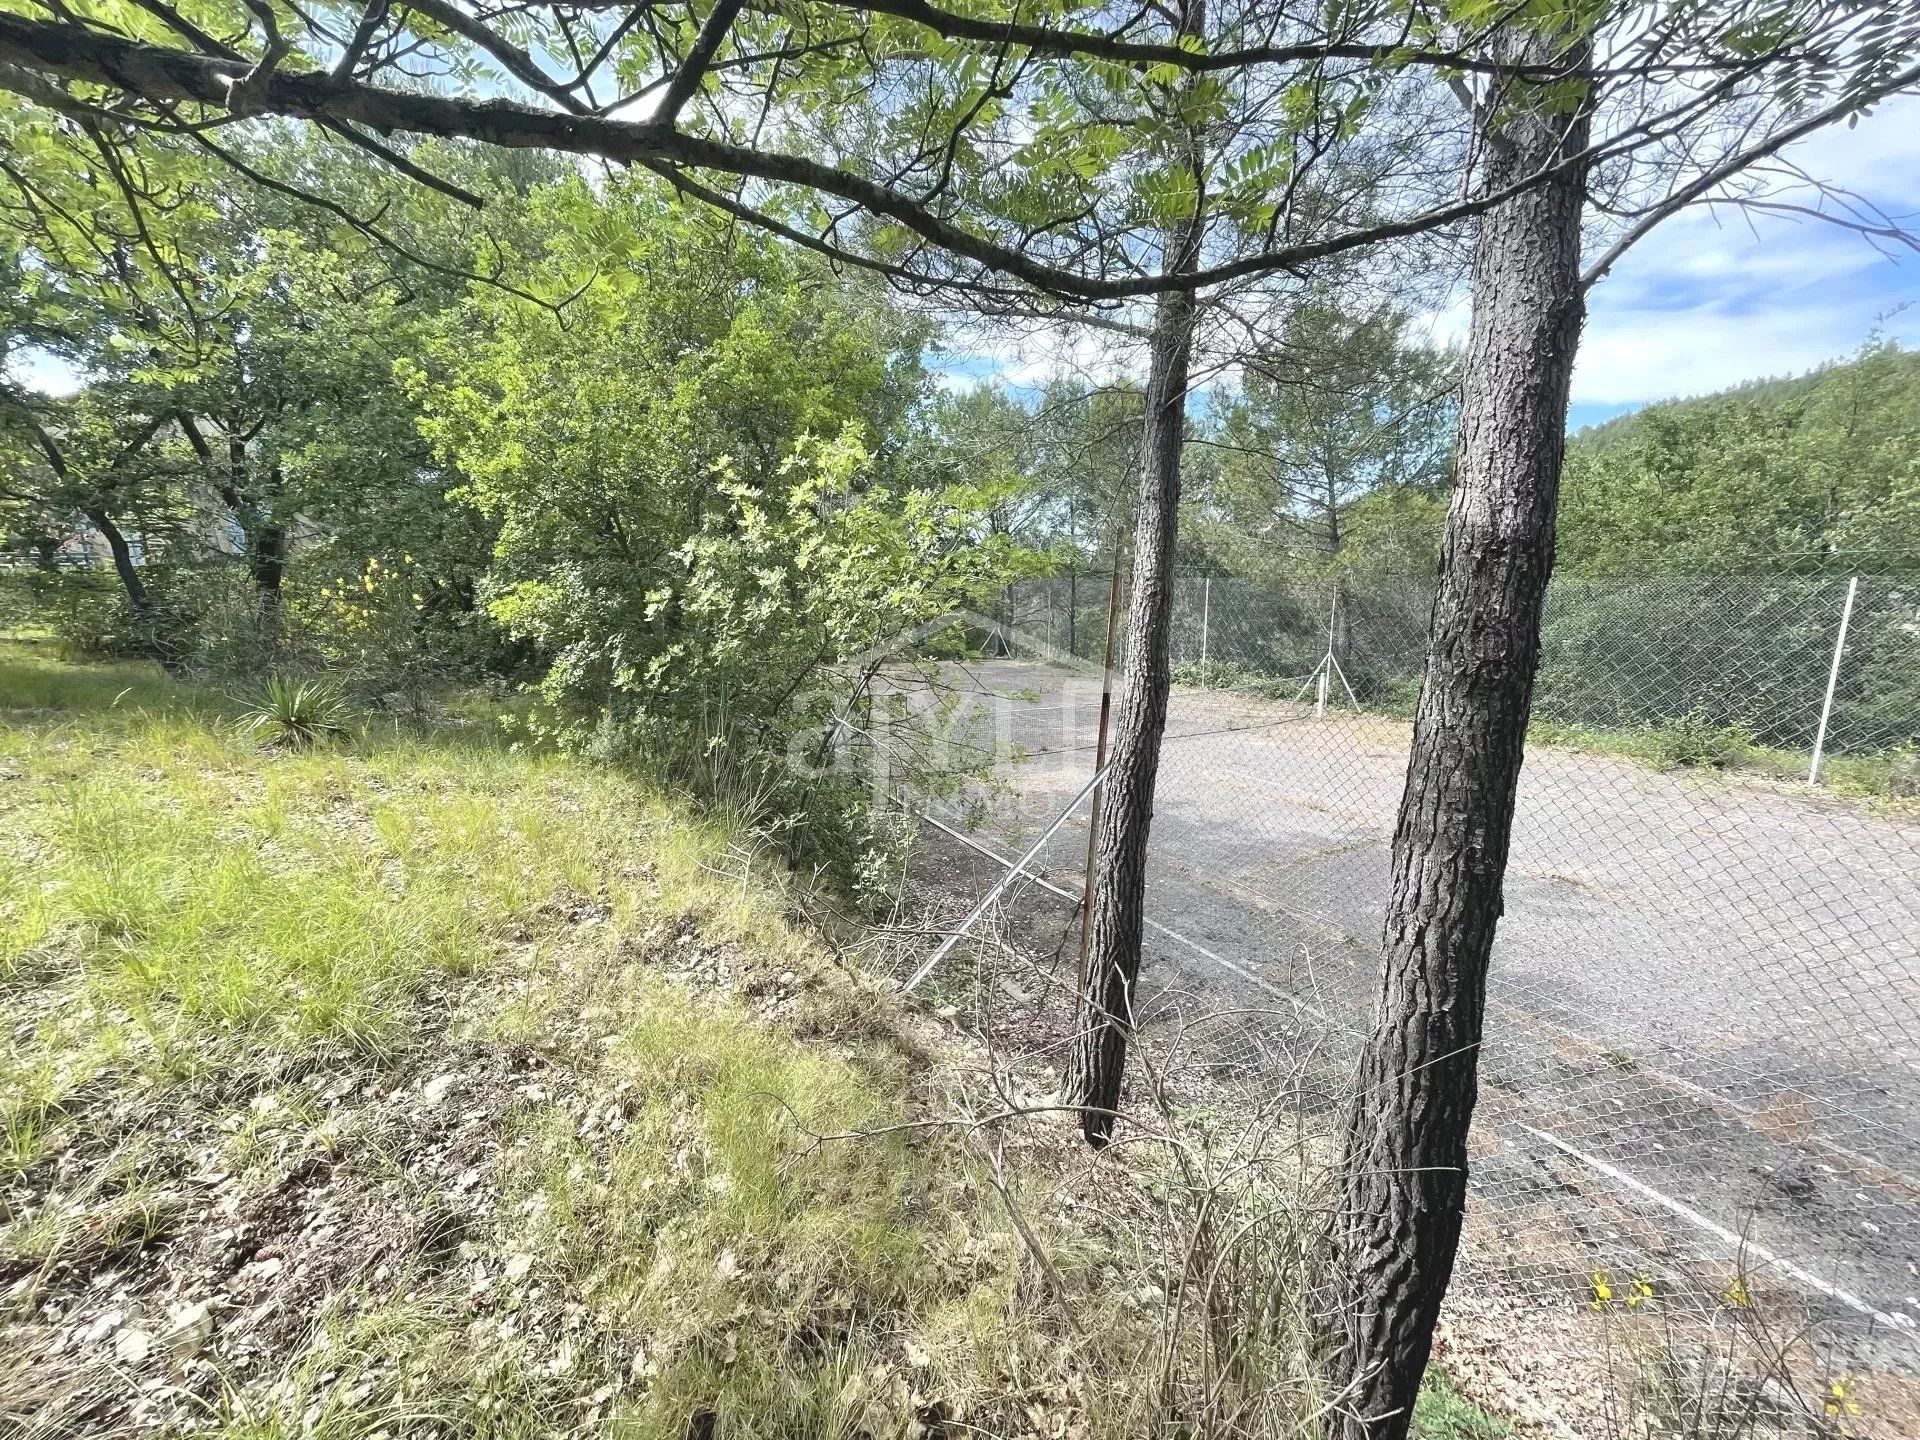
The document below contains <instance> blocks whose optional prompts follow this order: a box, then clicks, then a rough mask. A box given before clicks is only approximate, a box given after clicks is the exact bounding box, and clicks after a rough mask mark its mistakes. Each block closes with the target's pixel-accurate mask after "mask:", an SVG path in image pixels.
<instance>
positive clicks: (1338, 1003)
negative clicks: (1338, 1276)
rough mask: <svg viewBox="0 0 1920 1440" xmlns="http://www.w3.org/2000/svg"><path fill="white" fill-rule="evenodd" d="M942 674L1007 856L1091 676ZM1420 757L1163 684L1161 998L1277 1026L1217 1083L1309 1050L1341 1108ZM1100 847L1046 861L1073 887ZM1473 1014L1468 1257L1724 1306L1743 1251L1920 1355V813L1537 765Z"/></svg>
mask: <svg viewBox="0 0 1920 1440" xmlns="http://www.w3.org/2000/svg"><path fill="white" fill-rule="evenodd" d="M951 683H952V685H953V688H954V692H955V694H956V695H957V696H958V697H959V698H960V700H961V705H960V713H959V714H958V715H957V717H956V718H955V719H954V720H953V722H952V723H951V726H950V731H949V733H950V735H951V736H952V737H953V739H954V740H955V742H956V747H955V751H954V753H955V755H956V757H957V759H959V760H964V759H966V758H968V757H969V756H970V755H971V754H973V753H974V752H973V751H971V750H969V749H968V748H966V747H968V746H977V745H982V744H989V743H991V744H994V745H997V746H998V747H999V748H1000V749H1001V750H1002V752H1003V753H1004V755H1005V756H1006V757H1007V758H1005V759H1004V760H1003V762H1002V763H1001V765H1000V766H999V768H998V774H999V777H1000V784H999V785H998V786H997V787H994V788H993V789H991V790H989V791H981V790H975V791H973V792H971V794H970V797H969V800H968V802H967V803H965V804H961V803H957V802H956V803H951V804H949V805H948V806H947V807H945V810H944V814H945V818H946V819H948V820H949V821H951V822H956V823H957V824H958V827H959V828H961V829H963V830H965V831H967V832H968V833H969V834H971V835H973V836H974V837H975V838H976V839H977V840H978V841H980V842H982V843H985V844H986V845H987V846H988V847H989V848H991V849H993V850H995V851H997V852H999V853H1001V854H1002V855H1006V856H1011V855H1014V854H1017V853H1019V851H1021V850H1023V849H1025V847H1026V846H1027V845H1028V844H1029V843H1031V842H1032V841H1033V840H1034V839H1035V838H1037V837H1038V835H1039V834H1040V833H1041V831H1042V830H1044V829H1045V827H1046V825H1047V824H1048V823H1049V822H1050V821H1051V820H1052V819H1053V818H1054V816H1055V815H1056V814H1057V813H1058V812H1059V810H1060V809H1061V808H1062V807H1063V806H1064V805H1065V804H1066V803H1067V801H1069V800H1070V799H1071V798H1072V797H1073V796H1074V794H1075V793H1076V792H1077V791H1078V790H1079V789H1080V788H1081V786H1082V785H1084V784H1085V783H1086V780H1087V779H1088V777H1089V776H1090V775H1091V774H1092V771H1093V744H1094V738H1095V733H1096V728H1097V718H1098V714H1099V685H1098V680H1097V677H1093V676H1089V675H1085V674H1075V673H1073V672H1069V671H1065V670H1062V669H1059V668H1053V667H1048V666H1042V665H1036V664H1023V663H1020V662H1014V661H995V662H989V663H986V664H982V665H977V666H972V667H968V668H966V669H964V670H956V671H954V672H952V673H951ZM1408 736H1409V727H1408V726H1407V725H1406V724H1405V723H1403V722H1400V721H1394V720H1387V719H1381V718H1378V717H1370V716H1362V715H1357V714H1355V713H1353V712H1352V711H1351V710H1342V709H1341V708H1339V707H1338V706H1331V705H1330V706H1329V708H1328V710H1327V712H1326V713H1325V714H1324V715H1319V716H1316V715H1315V713H1314V710H1313V708H1312V706H1311V705H1310V704H1305V703H1302V704H1289V703H1285V702H1275V701H1268V700H1259V699H1251V698H1245V697H1238V696H1234V695H1229V694H1223V693H1220V692H1205V691H1196V690H1189V689H1184V688H1183V689H1178V690H1176V693H1175V698H1174V701H1173V705H1172V710H1171V715H1170V718H1169V723H1168V728H1167V741H1166V746H1165V752H1164V759H1163V765H1162V772H1161V778H1160V784H1159V788H1158V792H1157V801H1156V814H1155V818H1154V828H1153V851H1152V854H1153V864H1152V867H1151V879H1150V883H1149V894H1148V914H1149V916H1150V917H1151V919H1152V921H1154V922H1157V924H1158V925H1159V926H1160V927H1163V928H1161V929H1158V930H1156V931H1155V932H1154V934H1153V938H1152V942H1151V944H1150V946H1149V956H1148V959H1147V962H1146V966H1145V970H1144V973H1143V989H1144V990H1146V991H1147V992H1148V993H1149V994H1152V993H1155V992H1159V993H1163V994H1171V995H1177V996H1179V997H1180V999H1181V1003H1182V1004H1183V1005H1184V1007H1185V1009H1186V1010H1187V1011H1188V1012H1191V1010H1192V1007H1193V1006H1194V1005H1195V1004H1202V1005H1211V1006H1215V1007H1218V1008H1219V1009H1221V1010H1230V1009H1231V1010H1237V1011H1241V1012H1250V1011H1257V1012H1259V1013H1254V1014H1247V1015H1245V1017H1244V1018H1243V1019H1241V1020H1239V1021H1238V1022H1236V1023H1235V1024H1234V1025H1231V1026H1226V1027H1222V1028H1221V1029H1220V1030H1219V1032H1218V1034H1219V1038H1218V1039H1217V1040H1216V1041H1215V1042H1214V1043H1215V1044H1216V1045H1217V1046H1218V1049H1219V1051H1220V1054H1219V1061H1220V1063H1221V1064H1223V1065H1240V1066H1245V1067H1249V1068H1251V1069H1254V1070H1256V1071H1257V1070H1258V1069H1259V1068H1260V1067H1262V1066H1278V1065H1285V1064H1288V1063H1290V1062H1289V1056H1291V1055H1295V1054H1297V1053H1300V1052H1302V1051H1303V1050H1305V1049H1307V1048H1309V1047H1310V1048H1312V1049H1313V1051H1314V1053H1315V1054H1316V1055H1317V1056H1319V1057H1321V1058H1320V1060H1319V1063H1321V1064H1322V1065H1323V1066H1326V1067H1328V1069H1329V1081H1328V1084H1329V1103H1331V1098H1330V1097H1331V1091H1332V1090H1333V1089H1334V1088H1337V1077H1335V1076H1334V1075H1333V1072H1334V1071H1337V1069H1338V1067H1339V1065H1340V1064H1341V1063H1342V1061H1343V1059H1344V1057H1345V1055H1348V1054H1350V1053H1351V1047H1352V1044H1353V1042H1354V1040H1355V1038H1356V1037H1357V1035H1358V1032H1359V1027H1360V1025H1361V1023H1362V1021H1363V1018H1364V1014H1365V1010H1366V1007H1367V1005H1368V1003H1369V1002H1370V1000H1371V998H1372V994H1373V990H1374V985H1375V978H1376V958H1375V954H1376V946H1377V941H1378V936H1379V931H1380V923H1381V917H1382V912H1383V907H1384V903H1385V897H1386V891H1387V877H1388V860H1389V847H1390V844H1391V834H1392V822H1393V816H1394V811H1395V808H1396V806H1397V803H1398V800H1399V794H1400V788H1401V783H1402V779H1403V776H1404V772H1405V765H1406V752H1407V743H1408ZM1085 827H1086V820H1085V816H1084V813H1079V814H1076V815H1074V816H1073V817H1072V818H1071V819H1070V820H1069V821H1068V823H1067V824H1066V825H1065V826H1063V827H1062V828H1061V830H1060V832H1059V833H1058V835H1057V836H1056V837H1055V839H1054V840H1053V841H1052V842H1051V843H1050V844H1049V845H1048V846H1047V847H1046V848H1045V849H1044V850H1043V851H1042V853H1041V854H1040V855H1039V856H1038V857H1037V858H1036V861H1035V864H1034V866H1033V867H1032V868H1033V869H1034V870H1035V871H1036V872H1037V873H1039V874H1041V875H1044V876H1049V877H1051V878H1053V879H1055V880H1056V881H1057V882H1058V883H1060V884H1061V885H1063V886H1064V887H1065V888H1067V889H1070V890H1075V891H1077V888H1078V885H1079V876H1080V872H1081V867H1082V864H1083V858H1084V853H1085V846H1086V828H1085ZM1041 899H1042V901H1043V902H1044V901H1045V900H1046V897H1044V896H1042V897H1041ZM1052 903H1053V905H1054V907H1055V909H1056V910H1058V909H1059V908H1060V907H1059V902H1058V901H1057V900H1056V901H1053V902H1052ZM1489 999H1490V1010H1489V1025H1488V1038H1487V1044H1486V1049H1485V1052H1484V1054H1483V1058H1482V1084H1483V1101H1482V1107H1481V1113H1482V1119H1483V1122H1484V1123H1483V1124H1482V1125H1481V1126H1480V1127H1479V1131H1480V1133H1478V1134H1477V1135H1476V1139H1475V1147H1474V1148H1475V1156H1476V1158H1475V1161H1474V1172H1473V1180H1474V1197H1475V1198H1474V1201H1473V1206H1474V1223H1473V1226H1472V1229H1471V1232H1470V1233H1471V1234H1472V1236H1473V1239H1472V1252H1471V1253H1472V1258H1473V1263H1475V1264H1479V1265H1483V1266H1487V1267H1491V1268H1493V1269H1497V1270H1502V1271H1503V1272H1505V1273H1507V1274H1508V1275H1509V1277H1510V1278H1515V1279H1517V1280H1518V1281H1519V1282H1521V1283H1539V1284H1542V1285H1546V1284H1554V1283H1558V1284H1562V1285H1565V1284H1568V1283H1572V1284H1574V1285H1576V1286H1577V1285H1578V1284H1579V1283H1582V1279H1581V1277H1584V1276H1585V1275H1587V1274H1589V1273H1590V1271H1591V1270H1592V1269H1594V1268H1605V1269H1608V1270H1609V1271H1610V1272H1619V1273H1622V1274H1632V1273H1635V1272H1636V1271H1637V1270H1645V1271H1647V1272H1648V1273H1650V1274H1653V1275H1656V1276H1658V1277H1660V1278H1661V1279H1662V1281H1663V1282H1665V1283H1670V1284H1674V1285H1676V1286H1677V1285H1680V1284H1691V1285H1693V1286H1695V1287H1696V1288H1698V1287H1702V1286H1704V1287H1705V1288H1706V1290H1707V1291H1708V1292H1709V1293H1710V1292H1711V1290H1712V1287H1714V1286H1717V1285H1720V1284H1723V1283H1724V1279H1725V1277H1727V1276H1729V1275H1731V1273H1732V1268H1733V1263H1734V1256H1735V1253H1736V1251H1739V1252H1741V1254H1742V1255H1743V1257H1744V1259H1743V1262H1742V1263H1743V1264H1744V1266H1745V1267H1746V1268H1748V1269H1749V1270H1751V1271H1752V1272H1753V1273H1754V1275H1755V1277H1756V1278H1757V1279H1758V1280H1759V1281H1762V1282H1765V1283H1767V1284H1770V1285H1777V1286H1780V1287H1788V1288H1790V1289H1791V1291H1792V1292H1793V1293H1794V1294H1796V1295H1797V1296H1799V1297H1800V1299H1801V1300H1802V1301H1803V1302H1804V1303H1805V1305H1806V1307H1807V1314H1808V1317H1809V1319H1810V1320H1811V1321H1812V1322H1813V1323H1814V1324H1816V1325H1817V1326H1818V1327H1820V1328H1821V1330H1822V1331H1823V1332H1824V1333H1825V1334H1829V1335H1831V1336H1833V1337H1834V1338H1835V1343H1837V1344H1839V1345H1841V1346H1842V1347H1843V1348H1844V1349H1846V1350H1847V1351H1848V1353H1849V1354H1850V1355H1852V1356H1854V1357H1856V1358H1859V1359H1861V1360H1863V1362H1865V1363H1873V1364H1884V1365H1898V1366H1902V1367H1911V1366H1913V1365H1914V1364H1915V1363H1916V1361H1920V1340H1916V1333H1917V1332H1916V1329H1915V1327H1916V1326H1920V823H1916V822H1915V821H1914V820H1911V819H1905V820H1902V819H1895V818H1887V817H1883V816H1878V815H1874V814H1870V813H1867V812H1866V811H1865V810H1864V809H1863V808H1862V807H1860V806H1859V805H1857V804H1853V803H1850V802H1844V801H1839V800H1834V799H1831V798H1828V797H1824V796H1821V795H1818V794H1816V793H1813V792H1811V791H1809V790H1808V789H1807V788H1806V787H1805V786H1804V785H1794V784H1785V783H1782V784H1776V783H1772V782H1759V781H1752V780H1745V779H1733V778H1730V777H1726V776H1720V775H1712V774H1700V773H1691V772H1686V773H1673V774H1664V773H1658V772H1655V771H1653V770H1650V769H1648V768H1646V767H1644V766H1642V765H1640V764H1638V763H1636V762H1632V761H1625V760H1617V759H1612V758H1608V757H1603V756H1596V755H1591V754H1586V753H1582V752H1578V751H1573V750H1568V749H1560V748H1555V747H1545V746H1535V747H1531V748H1530V750H1529V754H1528V759H1527V764H1526V768H1525V771H1524V773H1523V776H1522V782H1521V795H1520V803H1519V809H1518V813H1517V816H1516V821H1515V831H1514V843H1513V855H1512V862H1511V866H1510V869H1509V873H1508V880H1507V890H1506V913H1505V916H1504V918H1503V920H1502V922H1501V926H1500V934H1499V940H1498V943H1497V945H1496V949H1495V955H1494V962H1493V970H1492V978H1491V982H1490V996H1489ZM1169 1003H1170V1002H1169ZM1729 1237H1733V1238H1731V1239H1730V1238H1729ZM1570 1277H1571V1279H1570Z"/></svg>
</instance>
